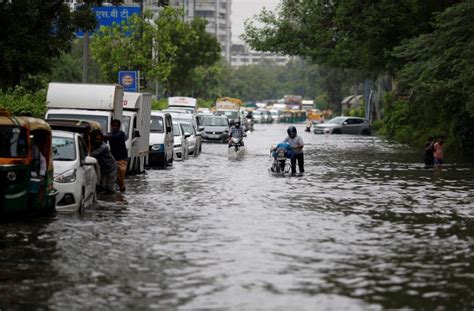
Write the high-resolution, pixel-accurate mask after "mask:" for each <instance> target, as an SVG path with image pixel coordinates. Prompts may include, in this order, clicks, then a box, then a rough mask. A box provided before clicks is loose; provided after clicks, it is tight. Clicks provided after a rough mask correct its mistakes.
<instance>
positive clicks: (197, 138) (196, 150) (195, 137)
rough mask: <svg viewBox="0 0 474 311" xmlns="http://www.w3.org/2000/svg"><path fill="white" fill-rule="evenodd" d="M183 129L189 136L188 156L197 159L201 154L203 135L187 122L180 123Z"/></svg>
mask: <svg viewBox="0 0 474 311" xmlns="http://www.w3.org/2000/svg"><path fill="white" fill-rule="evenodd" d="M179 123H180V124H181V126H182V127H183V130H184V133H185V134H189V137H188V154H189V155H193V156H195V157H197V156H198V155H199V154H200V153H201V144H202V142H201V134H198V133H197V132H196V129H195V128H194V126H193V125H192V124H191V123H190V122H187V121H179Z"/></svg>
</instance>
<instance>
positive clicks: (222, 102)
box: [215, 97, 243, 122]
mask: <svg viewBox="0 0 474 311" xmlns="http://www.w3.org/2000/svg"><path fill="white" fill-rule="evenodd" d="M242 105H243V103H242V101H241V100H240V99H238V98H231V97H222V98H218V99H217V100H216V112H215V114H217V115H223V116H226V117H227V118H228V119H229V121H230V122H232V121H237V120H239V119H240V107H241V106H242Z"/></svg>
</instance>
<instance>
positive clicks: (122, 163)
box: [104, 119, 128, 192]
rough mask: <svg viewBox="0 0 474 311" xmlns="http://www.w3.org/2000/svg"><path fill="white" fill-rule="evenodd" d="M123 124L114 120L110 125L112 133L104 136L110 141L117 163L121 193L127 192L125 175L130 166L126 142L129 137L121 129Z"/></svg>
mask: <svg viewBox="0 0 474 311" xmlns="http://www.w3.org/2000/svg"><path fill="white" fill-rule="evenodd" d="M121 125H122V122H120V120H117V119H114V120H112V122H111V123H110V126H111V127H112V131H111V132H109V133H107V134H106V135H105V136H104V139H105V141H108V142H109V144H110V151H111V152H112V155H113V156H114V158H115V161H117V183H118V185H119V188H120V192H124V191H125V173H126V172H127V166H128V152H127V146H126V145H125V141H126V140H127V136H126V135H125V133H124V132H123V131H122V130H121V129H120V126H121Z"/></svg>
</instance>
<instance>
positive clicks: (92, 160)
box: [82, 156, 97, 165]
mask: <svg viewBox="0 0 474 311" xmlns="http://www.w3.org/2000/svg"><path fill="white" fill-rule="evenodd" d="M82 164H83V165H96V164H97V159H96V158H94V157H89V156H86V158H85V159H84V161H83V162H82Z"/></svg>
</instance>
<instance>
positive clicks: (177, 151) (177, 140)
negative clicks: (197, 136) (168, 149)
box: [173, 121, 191, 161]
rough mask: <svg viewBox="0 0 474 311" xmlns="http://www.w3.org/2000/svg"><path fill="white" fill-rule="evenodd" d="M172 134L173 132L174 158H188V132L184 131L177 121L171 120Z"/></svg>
mask: <svg viewBox="0 0 474 311" xmlns="http://www.w3.org/2000/svg"><path fill="white" fill-rule="evenodd" d="M173 134H174V156H173V158H174V160H175V161H183V160H186V159H187V158H188V155H189V145H188V138H189V137H190V136H191V134H189V133H185V132H184V129H183V126H182V124H180V123H179V122H178V121H173Z"/></svg>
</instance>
